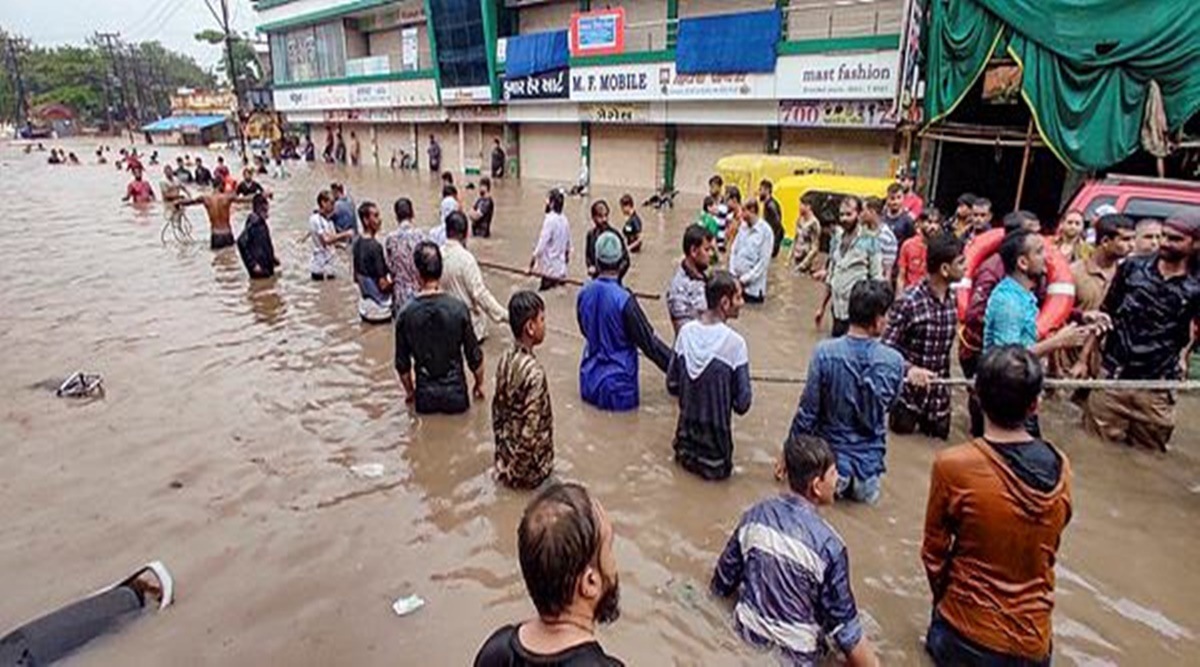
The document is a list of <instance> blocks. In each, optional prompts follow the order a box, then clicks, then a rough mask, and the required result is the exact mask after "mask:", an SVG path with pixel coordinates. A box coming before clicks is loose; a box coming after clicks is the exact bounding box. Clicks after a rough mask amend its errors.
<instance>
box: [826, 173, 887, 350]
mask: <svg viewBox="0 0 1200 667" xmlns="http://www.w3.org/2000/svg"><path fill="white" fill-rule="evenodd" d="M861 215H862V200H861V199H859V198H858V197H855V196H853V195H851V196H848V197H843V198H842V203H841V206H840V207H839V218H838V227H836V228H835V229H834V230H833V238H831V239H830V241H829V259H828V260H827V263H826V265H825V266H826V268H825V269H823V270H820V271H817V272H816V273H814V274H813V278H815V279H817V280H819V281H822V282H824V283H825V285H826V289H825V298H824V299H823V300H822V301H821V307H820V308H818V309H817V314H816V316H815V317H813V320H814V321H815V322H816V325H817V328H818V329H819V328H820V327H821V322H822V321H823V320H824V319H825V313H826V312H827V311H828V309H829V306H830V304H831V303H832V305H833V330H832V335H833V336H834V337H835V338H836V337H838V336H841V335H843V334H845V333H846V332H847V331H849V330H850V293H851V291H853V290H854V286H855V285H857V284H858V283H859V282H861V281H863V280H868V279H870V280H879V279H880V278H882V277H883V260H882V254H881V253H880V250H879V240H878V238H877V237H876V236H875V235H874V234H870V233H868V232H867V230H866V229H865V225H863V224H861V223H860V222H859V217H860V216H861Z"/></svg>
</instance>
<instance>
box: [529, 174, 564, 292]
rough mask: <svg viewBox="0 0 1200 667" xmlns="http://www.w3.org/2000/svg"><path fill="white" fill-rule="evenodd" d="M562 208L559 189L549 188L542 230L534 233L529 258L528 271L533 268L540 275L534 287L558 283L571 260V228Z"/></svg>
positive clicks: (549, 286)
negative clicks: (538, 283) (535, 234)
mask: <svg viewBox="0 0 1200 667" xmlns="http://www.w3.org/2000/svg"><path fill="white" fill-rule="evenodd" d="M562 211H563V194H562V191H561V190H551V191H550V194H549V195H547V196H546V217H545V219H544V220H542V233H541V234H540V235H538V241H537V246H536V247H535V248H534V249H533V257H531V258H530V259H529V272H530V273H533V272H535V271H536V272H537V273H538V274H540V275H541V277H542V283H541V286H540V287H538V289H539V290H542V291H545V290H548V289H552V288H555V287H558V286H559V285H562V284H563V279H565V278H566V277H567V265H568V264H569V263H570V261H571V227H570V225H569V224H568V223H567V217H566V216H564V215H563V212H562Z"/></svg>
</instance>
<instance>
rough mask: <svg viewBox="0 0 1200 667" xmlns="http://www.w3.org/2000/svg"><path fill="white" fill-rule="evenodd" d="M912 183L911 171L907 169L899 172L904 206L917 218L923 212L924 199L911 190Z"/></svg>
mask: <svg viewBox="0 0 1200 667" xmlns="http://www.w3.org/2000/svg"><path fill="white" fill-rule="evenodd" d="M913 185H914V183H913V175H912V172H911V171H908V170H907V169H905V170H904V171H902V172H900V187H901V188H903V189H904V200H903V201H904V208H905V209H907V210H908V214H909V215H911V216H912V217H913V218H919V217H921V214H922V213H924V212H925V200H924V199H921V195H919V194H917V193H916V192H914V191H913Z"/></svg>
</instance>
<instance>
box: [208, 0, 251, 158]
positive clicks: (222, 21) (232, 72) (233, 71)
mask: <svg viewBox="0 0 1200 667" xmlns="http://www.w3.org/2000/svg"><path fill="white" fill-rule="evenodd" d="M204 4H205V5H207V6H208V11H209V12H211V13H212V15H213V18H215V19H216V20H217V24H218V25H219V26H220V27H221V31H222V32H224V33H225V65H226V68H227V69H228V70H229V71H228V75H229V85H231V86H233V97H234V123H233V124H234V127H235V128H237V136H238V145H239V146H240V147H241V151H242V161H243V162H244V161H245V160H246V135H245V133H244V132H242V94H241V88H240V86H238V80H237V67H236V66H235V65H234V62H233V39H234V37H233V33H232V32H231V31H230V29H229V0H221V12H220V15H218V14H217V10H216V9H214V8H213V5H212V1H211V0H204Z"/></svg>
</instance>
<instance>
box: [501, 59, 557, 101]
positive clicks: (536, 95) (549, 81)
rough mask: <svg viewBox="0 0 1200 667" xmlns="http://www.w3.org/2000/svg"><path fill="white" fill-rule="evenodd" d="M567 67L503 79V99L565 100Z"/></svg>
mask: <svg viewBox="0 0 1200 667" xmlns="http://www.w3.org/2000/svg"><path fill="white" fill-rule="evenodd" d="M567 97H568V91H567V68H565V67H564V68H562V69H556V70H552V71H549V72H542V73H541V74H531V75H529V76H522V77H517V78H516V79H505V80H504V100H505V101H506V102H513V101H521V100H565V99H567Z"/></svg>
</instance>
